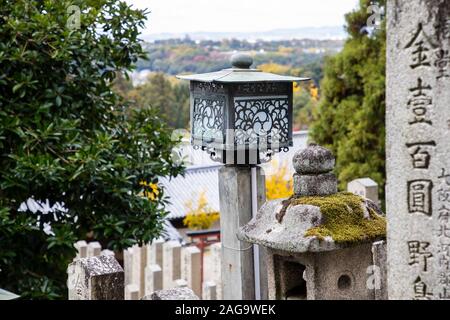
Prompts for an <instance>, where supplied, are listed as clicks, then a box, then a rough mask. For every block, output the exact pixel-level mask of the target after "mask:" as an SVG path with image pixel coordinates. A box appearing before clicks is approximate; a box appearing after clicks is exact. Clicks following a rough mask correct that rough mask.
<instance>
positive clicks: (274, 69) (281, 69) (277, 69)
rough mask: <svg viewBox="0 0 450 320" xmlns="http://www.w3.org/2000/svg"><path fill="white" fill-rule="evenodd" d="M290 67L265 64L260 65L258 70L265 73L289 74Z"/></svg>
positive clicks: (270, 63)
mask: <svg viewBox="0 0 450 320" xmlns="http://www.w3.org/2000/svg"><path fill="white" fill-rule="evenodd" d="M290 68H291V67H290V66H283V65H281V64H278V63H273V62H269V63H264V64H260V65H259V66H258V67H257V69H259V70H261V71H263V72H269V73H275V74H287V73H289V69H290Z"/></svg>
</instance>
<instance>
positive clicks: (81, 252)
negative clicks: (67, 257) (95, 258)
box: [74, 240, 88, 259]
mask: <svg viewBox="0 0 450 320" xmlns="http://www.w3.org/2000/svg"><path fill="white" fill-rule="evenodd" d="M74 247H75V248H76V249H77V257H76V258H77V259H79V258H86V257H87V255H88V253H87V249H88V244H87V243H86V241H84V240H80V241H77V242H75V244H74Z"/></svg>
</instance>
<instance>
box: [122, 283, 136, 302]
mask: <svg viewBox="0 0 450 320" xmlns="http://www.w3.org/2000/svg"><path fill="white" fill-rule="evenodd" d="M125 300H139V287H138V286H137V285H135V284H128V285H127V286H126V287H125Z"/></svg>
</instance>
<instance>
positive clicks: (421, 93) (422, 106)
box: [408, 77, 433, 125]
mask: <svg viewBox="0 0 450 320" xmlns="http://www.w3.org/2000/svg"><path fill="white" fill-rule="evenodd" d="M431 89H432V88H431V86H430V85H425V84H423V81H422V78H420V77H419V78H418V79H417V86H416V87H412V88H410V89H409V91H410V92H411V94H412V97H411V99H409V100H408V107H410V108H411V109H412V111H413V113H414V119H413V120H412V121H409V124H415V123H421V122H422V123H427V124H430V125H431V124H432V122H431V120H429V118H427V115H426V113H427V108H428V107H430V106H431V105H432V103H433V99H432V98H431V96H429V95H428V94H427V91H430V90H431Z"/></svg>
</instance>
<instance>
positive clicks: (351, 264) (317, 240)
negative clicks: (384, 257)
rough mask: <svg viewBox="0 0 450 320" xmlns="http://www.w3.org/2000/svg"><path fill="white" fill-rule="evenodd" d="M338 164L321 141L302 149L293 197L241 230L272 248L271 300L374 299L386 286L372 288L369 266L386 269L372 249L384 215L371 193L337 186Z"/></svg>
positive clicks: (381, 233) (243, 235) (264, 209)
mask: <svg viewBox="0 0 450 320" xmlns="http://www.w3.org/2000/svg"><path fill="white" fill-rule="evenodd" d="M334 163H335V159H334V156H333V154H332V153H331V152H330V151H329V150H327V149H325V148H323V147H320V146H318V145H315V144H310V145H309V146H308V147H307V148H306V149H304V150H301V151H298V152H297V153H296V154H295V155H294V159H293V164H294V169H295V171H296V173H295V174H294V195H293V196H292V197H290V198H288V199H284V200H273V201H269V202H266V203H265V204H264V205H263V206H262V207H261V209H260V210H259V212H258V214H257V215H256V216H255V217H254V218H253V219H252V220H251V221H250V222H249V223H247V224H246V225H245V226H243V227H242V228H241V229H240V230H239V232H238V238H239V239H241V240H244V241H247V242H250V243H255V244H259V245H262V246H264V247H266V248H267V254H266V259H267V268H268V279H269V299H308V300H309V299H374V298H375V290H376V289H380V288H375V287H370V286H368V283H369V282H368V270H369V271H371V270H373V269H374V268H373V266H374V265H377V264H378V266H377V267H378V268H381V269H382V268H385V265H381V266H380V265H379V264H380V263H379V262H378V263H377V262H376V259H375V258H376V257H375V258H374V254H373V242H374V241H378V240H380V239H383V238H384V237H385V233H386V221H385V218H384V215H383V213H382V212H381V211H380V209H379V208H378V207H377V205H376V204H375V203H373V202H372V201H370V200H368V199H365V198H363V197H361V196H358V195H355V194H352V193H348V192H337V180H336V177H335V175H334V174H333V173H332V172H331V171H332V170H333V168H334ZM381 264H383V263H381ZM378 276H380V274H378Z"/></svg>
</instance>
